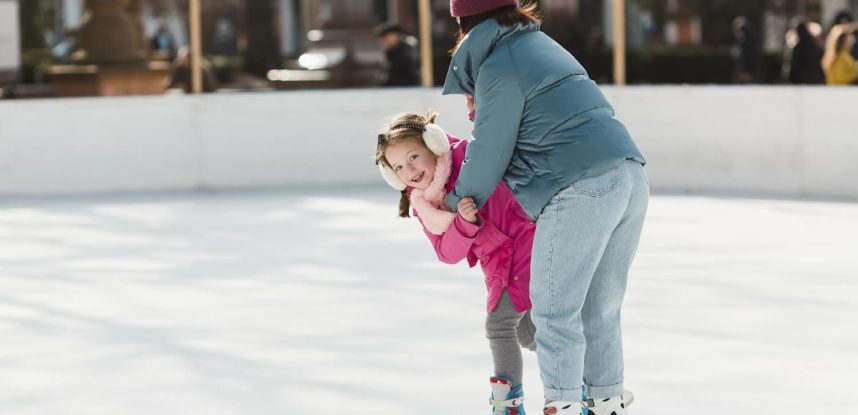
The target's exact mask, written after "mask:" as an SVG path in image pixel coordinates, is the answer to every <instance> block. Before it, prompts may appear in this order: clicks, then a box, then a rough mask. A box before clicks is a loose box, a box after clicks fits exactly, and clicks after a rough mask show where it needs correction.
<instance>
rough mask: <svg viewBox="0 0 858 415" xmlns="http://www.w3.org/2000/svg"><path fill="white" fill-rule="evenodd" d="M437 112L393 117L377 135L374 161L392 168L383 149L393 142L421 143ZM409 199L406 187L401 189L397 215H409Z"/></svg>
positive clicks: (404, 216) (408, 113) (436, 116)
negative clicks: (412, 141)
mask: <svg viewBox="0 0 858 415" xmlns="http://www.w3.org/2000/svg"><path fill="white" fill-rule="evenodd" d="M436 118H438V114H435V113H429V114H427V115H425V116H424V115H420V114H417V113H413V112H406V113H404V114H399V115H397V116H396V117H394V118H393V119H392V120H390V122H389V123H388V124H387V126H386V127H385V128H384V129H383V130H382V132H381V133H380V134H379V135H378V145H377V146H376V148H375V162H376V163H381V164H382V165H383V166H385V167H387V168H393V167H392V166H391V165H390V162H389V161H387V158H385V157H384V151H385V150H387V148H388V147H390V146H391V145H393V144H396V143H399V142H402V141H406V140H415V141H417V142H418V143H420V144H421V145H423V146H425V145H426V144H424V143H423V130H424V128H425V127H426V125H427V124H434V123H435V119H436ZM410 209H411V201H410V200H409V199H408V189H405V190H403V191H402V196H401V197H400V198H399V216H400V217H402V218H407V217H410V216H411V213H410V212H409V210H410Z"/></svg>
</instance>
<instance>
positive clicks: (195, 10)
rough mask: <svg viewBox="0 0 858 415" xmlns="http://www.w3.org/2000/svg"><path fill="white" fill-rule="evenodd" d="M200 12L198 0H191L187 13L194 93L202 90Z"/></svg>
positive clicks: (192, 88)
mask: <svg viewBox="0 0 858 415" xmlns="http://www.w3.org/2000/svg"><path fill="white" fill-rule="evenodd" d="M200 14H201V12H200V0H191V2H190V13H189V14H188V16H189V20H190V23H191V24H190V29H191V90H192V91H193V93H195V94H199V93H201V92H203V65H202V63H203V42H202V25H201V22H200V19H201V15H200Z"/></svg>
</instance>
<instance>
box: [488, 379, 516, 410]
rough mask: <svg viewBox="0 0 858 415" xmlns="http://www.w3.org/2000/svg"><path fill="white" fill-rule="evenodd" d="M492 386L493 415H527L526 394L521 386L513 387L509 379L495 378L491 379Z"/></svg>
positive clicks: (490, 400) (491, 402) (490, 401)
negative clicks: (525, 411) (525, 408)
mask: <svg viewBox="0 0 858 415" xmlns="http://www.w3.org/2000/svg"><path fill="white" fill-rule="evenodd" d="M489 383H491V386H492V397H491V398H490V399H489V403H490V404H492V415H525V413H524V394H523V392H522V389H521V385H518V386H515V387H513V386H512V382H510V381H509V379H506V378H502V377H494V378H491V379H489Z"/></svg>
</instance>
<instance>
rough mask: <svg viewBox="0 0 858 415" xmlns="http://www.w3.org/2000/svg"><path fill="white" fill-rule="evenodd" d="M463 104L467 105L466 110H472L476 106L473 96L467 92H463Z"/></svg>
mask: <svg viewBox="0 0 858 415" xmlns="http://www.w3.org/2000/svg"><path fill="white" fill-rule="evenodd" d="M465 105H467V106H468V112H473V111H474V109H475V108H476V107H475V106H474V97H473V96H471V95H468V94H465Z"/></svg>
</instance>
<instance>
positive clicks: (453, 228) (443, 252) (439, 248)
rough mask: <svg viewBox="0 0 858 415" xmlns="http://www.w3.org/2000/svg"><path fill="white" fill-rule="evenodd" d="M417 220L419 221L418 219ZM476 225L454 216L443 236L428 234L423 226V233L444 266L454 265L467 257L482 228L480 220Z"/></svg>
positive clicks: (459, 216)
mask: <svg viewBox="0 0 858 415" xmlns="http://www.w3.org/2000/svg"><path fill="white" fill-rule="evenodd" d="M478 218H479V216H478ZM417 219H418V220H420V218H419V217H418V218H417ZM478 223H479V225H474V224H472V223H470V222H468V221H466V220H465V219H463V218H462V216H461V215H456V219H454V220H453V224H452V225H450V228H449V229H447V232H444V234H442V235H434V234H432V233H429V231H428V230H426V227H425V226H424V227H423V232H425V233H426V236H428V237H429V240H430V241H431V242H432V247H434V248H435V253H436V254H437V255H438V259H439V260H441V262H443V263H445V264H455V263H458V262H459V261H461V260H463V259H465V258H467V257H468V253H469V252H470V251H471V245H473V244H474V238H476V236H477V232H479V230H480V229H481V228H482V223H483V220H482V218H479V220H478ZM420 225H423V221H422V220H420ZM471 266H473V264H471Z"/></svg>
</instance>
